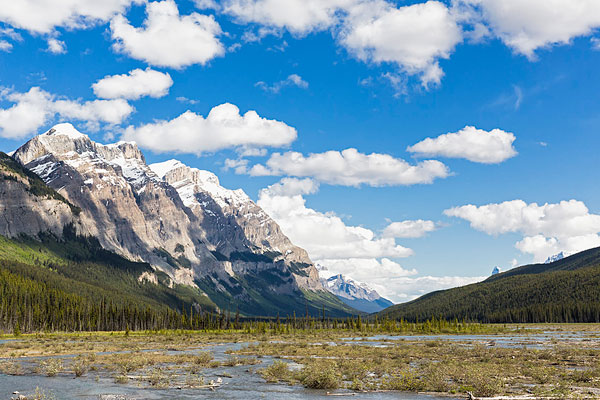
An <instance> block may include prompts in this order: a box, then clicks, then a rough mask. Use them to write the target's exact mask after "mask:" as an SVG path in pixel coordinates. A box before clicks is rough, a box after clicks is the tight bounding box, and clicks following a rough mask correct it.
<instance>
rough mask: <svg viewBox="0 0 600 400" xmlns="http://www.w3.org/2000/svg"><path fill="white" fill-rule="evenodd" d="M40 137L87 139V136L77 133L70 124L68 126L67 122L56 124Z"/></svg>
mask: <svg viewBox="0 0 600 400" xmlns="http://www.w3.org/2000/svg"><path fill="white" fill-rule="evenodd" d="M40 136H68V137H69V138H71V139H82V138H88V136H87V135H85V134H83V133H81V132H79V131H78V130H77V129H75V127H74V126H73V125H72V124H69V123H68V122H65V123H62V124H56V125H54V126H53V127H52V128H50V129H49V130H48V131H47V132H45V133H43V134H42V135H40ZM88 139H89V138H88Z"/></svg>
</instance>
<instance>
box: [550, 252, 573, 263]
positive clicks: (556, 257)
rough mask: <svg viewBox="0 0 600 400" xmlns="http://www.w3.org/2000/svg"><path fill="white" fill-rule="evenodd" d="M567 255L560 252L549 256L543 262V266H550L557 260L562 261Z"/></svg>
mask: <svg viewBox="0 0 600 400" xmlns="http://www.w3.org/2000/svg"><path fill="white" fill-rule="evenodd" d="M567 256H568V254H567V253H565V252H564V251H561V252H560V253H558V254H554V255H553V256H550V257H548V258H547V259H546V261H544V264H550V263H553V262H554V261H558V260H562V259H563V258H565V257H567Z"/></svg>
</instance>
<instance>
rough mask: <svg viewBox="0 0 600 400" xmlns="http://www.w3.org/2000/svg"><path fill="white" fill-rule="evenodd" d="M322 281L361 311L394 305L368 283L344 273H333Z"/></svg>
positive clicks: (372, 310) (381, 308)
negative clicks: (358, 280) (357, 280)
mask: <svg viewBox="0 0 600 400" xmlns="http://www.w3.org/2000/svg"><path fill="white" fill-rule="evenodd" d="M322 281H323V285H324V286H325V287H326V288H327V290H329V291H330V292H331V293H333V294H334V295H336V296H337V297H338V298H339V299H340V300H342V301H343V302H344V303H346V304H348V305H349V306H351V307H353V308H356V309H357V310H359V311H363V312H367V313H373V312H377V311H381V310H383V309H385V308H387V307H390V306H392V305H394V303H392V302H391V301H389V300H388V299H385V298H383V297H381V296H380V295H379V293H377V291H376V290H375V289H372V288H371V287H369V285H367V284H366V283H361V282H356V281H355V280H353V279H351V278H348V277H346V276H344V275H342V274H338V275H333V276H331V277H329V278H327V279H322Z"/></svg>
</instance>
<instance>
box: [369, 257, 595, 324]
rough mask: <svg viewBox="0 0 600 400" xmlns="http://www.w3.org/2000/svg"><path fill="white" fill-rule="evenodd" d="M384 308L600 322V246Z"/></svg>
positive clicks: (419, 313)
mask: <svg viewBox="0 0 600 400" xmlns="http://www.w3.org/2000/svg"><path fill="white" fill-rule="evenodd" d="M380 314H381V315H382V316H389V317H393V318H404V319H406V320H421V321H423V320H425V319H428V318H432V317H442V318H446V319H454V318H458V319H463V318H465V319H467V320H475V321H482V322H600V247H599V248H595V249H590V250H586V251H583V252H581V253H577V254H574V255H572V256H569V257H565V258H563V259H560V260H558V261H553V262H550V263H547V264H531V265H525V266H522V267H518V268H513V269H511V270H509V271H506V272H501V273H499V274H495V275H492V276H490V277H489V278H488V279H486V280H485V281H483V282H480V283H475V284H472V285H467V286H463V287H459V288H454V289H449V290H442V291H437V292H433V293H429V294H426V295H424V296H422V297H420V298H418V299H416V300H413V301H411V302H408V303H403V304H398V305H395V306H393V307H390V308H388V309H385V310H384V311H382V312H381V313H380Z"/></svg>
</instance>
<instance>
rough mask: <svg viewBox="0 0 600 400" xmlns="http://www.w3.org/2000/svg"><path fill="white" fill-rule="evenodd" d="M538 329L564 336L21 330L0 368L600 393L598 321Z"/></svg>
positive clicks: (143, 377)
mask: <svg viewBox="0 0 600 400" xmlns="http://www.w3.org/2000/svg"><path fill="white" fill-rule="evenodd" d="M433 325H435V324H432V326H433ZM469 326H470V324H469V325H467V326H466V327H464V328H467V327H469ZM405 327H406V329H407V333H421V332H422V331H423V330H424V329H426V324H409V323H405ZM288 328H289V327H288ZM535 328H538V329H540V330H543V331H549V330H550V331H554V332H555V333H561V332H562V333H566V332H570V333H571V334H570V335H556V336H555V337H554V338H552V339H550V340H547V341H544V342H541V343H535V342H533V343H532V341H531V339H532V338H531V337H530V336H529V335H528V333H529V331H530V330H527V331H522V330H520V329H519V328H518V327H515V326H507V327H498V326H487V325H486V326H484V328H482V330H487V331H490V332H493V331H497V330H502V331H503V332H505V333H507V334H508V336H510V337H512V338H513V339H512V340H513V343H512V345H511V346H508V347H504V346H503V345H498V344H496V343H495V342H494V341H493V340H490V339H489V337H481V338H477V337H475V338H473V337H471V336H469V337H465V338H464V339H462V340H444V339H434V338H430V339H428V340H423V339H421V338H414V339H411V338H410V337H404V338H394V337H389V338H379V339H377V341H375V342H374V341H373V339H370V338H369V337H368V336H366V335H367V332H366V331H367V330H373V329H375V326H374V325H367V324H362V329H363V331H348V330H344V329H341V327H338V329H305V330H302V329H299V330H292V329H287V330H289V332H288V333H286V332H285V330H286V329H284V332H281V331H277V330H273V331H270V330H266V331H262V332H261V330H260V329H257V330H256V331H252V332H246V331H241V330H228V331H223V330H221V331H182V330H177V331H160V332H150V331H148V332H129V333H128V332H111V333H72V334H35V335H30V334H25V335H23V336H22V337H20V338H19V340H18V341H7V342H4V343H1V344H0V358H1V359H3V361H0V373H4V374H9V375H17V374H19V375H31V374H33V375H44V376H57V375H60V376H69V377H80V376H87V377H88V379H90V378H94V377H109V378H111V379H113V380H114V382H116V383H119V384H132V383H134V384H136V385H138V386H142V387H148V388H157V387H159V388H177V387H199V386H202V385H204V384H205V376H206V374H207V373H208V374H211V375H212V376H223V377H230V378H231V377H232V376H234V374H230V373H229V372H230V371H223V370H219V369H221V368H236V367H240V369H239V370H237V373H238V374H241V373H258V374H260V375H261V376H262V377H263V378H264V379H265V380H266V381H268V382H272V383H276V382H280V383H284V384H293V385H302V386H304V387H307V388H315V389H326V390H332V389H336V388H338V389H346V390H355V391H381V390H398V391H410V392H423V391H425V392H436V393H442V394H452V395H461V396H464V395H465V394H466V393H467V392H472V393H473V394H474V395H475V396H478V397H480V396H481V397H485V396H497V395H507V396H519V395H524V394H531V395H534V396H539V397H553V398H580V397H585V398H595V397H594V396H596V397H597V394H596V395H594V393H596V392H594V390H597V389H595V388H597V387H598V384H600V362H599V361H598V360H600V349H599V348H598V346H597V341H596V340H595V338H597V337H598V335H599V334H600V326H599V325H562V326H548V325H546V326H536V327H535ZM379 329H383V326H380V327H379ZM414 329H417V330H414ZM446 329H448V327H447V328H446ZM534 332H535V331H534ZM573 333H575V334H573ZM574 338H578V339H574ZM351 339H352V340H351ZM239 342H245V343H246V344H245V345H243V346H242V347H241V349H239V350H235V349H237V347H234V346H233V343H239ZM223 343H230V344H232V349H231V350H229V351H228V352H227V353H228V354H229V357H227V358H226V359H225V360H221V361H215V360H214V359H213V354H212V353H211V346H212V345H216V344H218V345H219V347H220V346H222V345H223ZM247 343H250V344H247ZM525 344H528V345H527V346H526V345H525ZM532 344H534V345H533V346H532ZM22 357H26V358H23V359H22ZM270 357H273V358H274V360H273V362H272V363H271V362H270ZM22 361H24V362H22ZM263 363H264V365H261V364H263ZM254 365H256V367H253V366H254ZM292 365H293V367H292ZM210 371H212V372H210ZM242 371H245V372H242ZM578 396H579V397H578Z"/></svg>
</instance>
